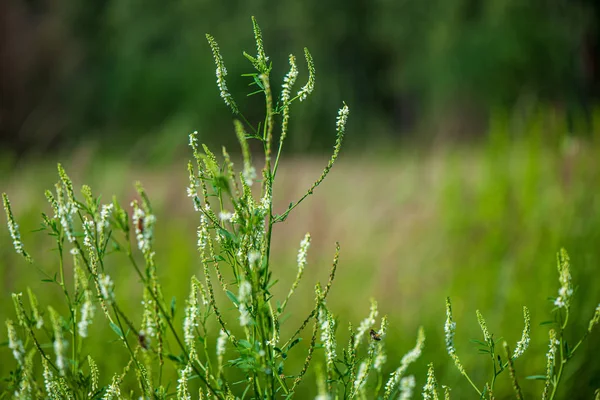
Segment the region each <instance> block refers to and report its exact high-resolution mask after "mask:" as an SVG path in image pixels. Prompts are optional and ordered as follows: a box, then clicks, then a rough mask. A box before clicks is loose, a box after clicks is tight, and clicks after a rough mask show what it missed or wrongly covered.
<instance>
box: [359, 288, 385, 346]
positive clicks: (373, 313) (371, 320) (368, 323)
mask: <svg viewBox="0 0 600 400" xmlns="http://www.w3.org/2000/svg"><path fill="white" fill-rule="evenodd" d="M378 315H379V311H377V302H376V301H375V299H371V309H370V311H369V316H368V317H367V318H365V319H364V320H362V322H361V323H360V325H359V326H358V329H357V330H356V341H355V342H354V348H358V346H360V344H361V342H362V339H363V338H364V336H365V334H366V333H367V331H368V330H369V329H370V328H371V327H372V326H373V325H375V318H377V316H378Z"/></svg>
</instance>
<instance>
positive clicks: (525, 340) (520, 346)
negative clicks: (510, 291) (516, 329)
mask: <svg viewBox="0 0 600 400" xmlns="http://www.w3.org/2000/svg"><path fill="white" fill-rule="evenodd" d="M523 316H524V319H525V327H524V328H523V333H522V334H521V340H519V341H518V342H517V347H515V351H514V353H513V356H512V358H513V359H516V358H518V357H520V356H521V355H522V354H523V353H524V352H525V350H527V347H529V341H530V337H529V333H530V331H531V318H530V317H529V310H528V309H527V307H523Z"/></svg>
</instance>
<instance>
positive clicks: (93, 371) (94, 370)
mask: <svg viewBox="0 0 600 400" xmlns="http://www.w3.org/2000/svg"><path fill="white" fill-rule="evenodd" d="M88 364H89V366H90V375H91V378H92V379H91V381H92V382H91V383H92V386H91V388H90V389H91V392H90V393H88V396H89V397H92V393H94V392H95V391H96V390H98V380H99V379H100V371H99V370H98V365H97V364H96V362H95V361H94V359H93V358H92V356H90V355H88Z"/></svg>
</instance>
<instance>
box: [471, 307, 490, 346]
mask: <svg viewBox="0 0 600 400" xmlns="http://www.w3.org/2000/svg"><path fill="white" fill-rule="evenodd" d="M475 313H476V314H477V322H479V326H480V327H481V332H483V339H484V340H485V342H486V343H488V344H490V343H493V339H492V336H491V335H490V332H489V331H488V328H487V324H486V323H485V319H483V315H481V313H480V312H479V310H477V311H476V312H475Z"/></svg>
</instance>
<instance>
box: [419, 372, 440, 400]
mask: <svg viewBox="0 0 600 400" xmlns="http://www.w3.org/2000/svg"><path fill="white" fill-rule="evenodd" d="M423 399H424V400H428V399H434V400H437V399H438V394H437V381H436V379H435V372H434V370H433V363H431V364H429V370H428V371H427V383H426V384H425V386H423Z"/></svg>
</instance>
